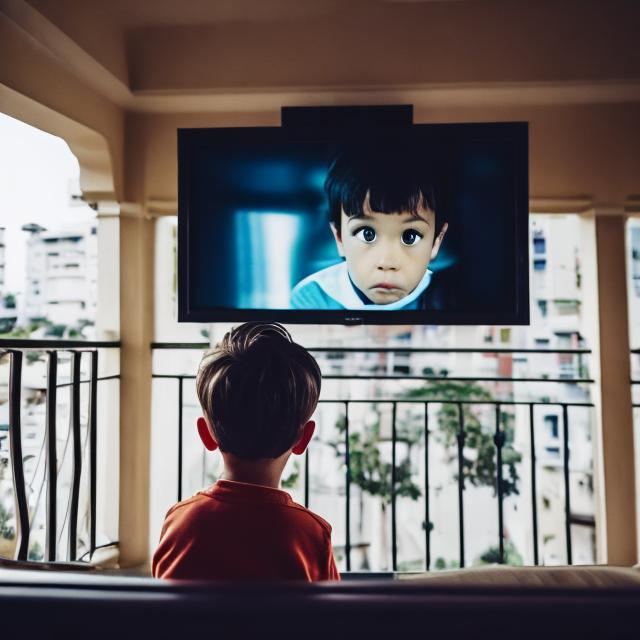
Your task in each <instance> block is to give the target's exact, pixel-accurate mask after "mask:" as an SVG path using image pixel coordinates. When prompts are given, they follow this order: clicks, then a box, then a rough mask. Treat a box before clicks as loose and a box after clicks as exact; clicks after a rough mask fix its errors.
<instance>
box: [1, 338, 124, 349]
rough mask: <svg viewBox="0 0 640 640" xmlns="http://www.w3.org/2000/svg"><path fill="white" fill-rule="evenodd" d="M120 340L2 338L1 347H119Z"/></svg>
mask: <svg viewBox="0 0 640 640" xmlns="http://www.w3.org/2000/svg"><path fill="white" fill-rule="evenodd" d="M121 346H122V345H121V342H120V340H40V339H37V340H32V339H30V338H0V349H26V350H34V351H41V350H42V349H57V350H64V349H119V348H120V347H121Z"/></svg>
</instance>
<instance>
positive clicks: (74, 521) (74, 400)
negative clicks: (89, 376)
mask: <svg viewBox="0 0 640 640" xmlns="http://www.w3.org/2000/svg"><path fill="white" fill-rule="evenodd" d="M81 357H82V353H81V352H80V351H74V352H73V354H72V356H71V403H70V409H71V410H70V415H69V422H70V424H69V428H70V429H71V431H72V433H73V458H72V459H73V465H72V469H71V506H70V508H69V560H71V561H73V560H76V556H77V544H78V502H79V499H80V476H81V473H82V438H81V432H80V362H81Z"/></svg>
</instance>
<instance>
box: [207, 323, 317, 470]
mask: <svg viewBox="0 0 640 640" xmlns="http://www.w3.org/2000/svg"><path fill="white" fill-rule="evenodd" d="M320 383H321V374H320V368H319V367H318V363H317V362H316V361H315V359H314V358H313V356H312V355H311V354H310V353H309V352H308V351H307V350H306V349H305V348H304V347H302V346H300V345H299V344H296V343H295V342H293V340H292V339H291V335H290V334H289V332H288V331H287V330H286V329H285V328H284V327H283V326H282V325H280V324H277V323H267V322H247V323H245V324H243V325H240V326H239V327H234V328H233V329H231V331H229V332H228V333H227V334H226V335H225V336H224V338H222V341H221V342H220V343H219V344H218V345H216V347H215V348H214V349H212V350H211V351H209V352H207V353H206V354H205V356H204V357H203V359H202V362H201V363H200V367H199V369H198V375H197V377H196V391H197V393H198V399H199V400H200V405H201V406H202V410H203V411H204V414H205V416H206V417H207V419H208V420H209V422H210V424H211V426H212V428H213V431H214V434H215V437H216V440H217V441H218V444H219V446H220V449H221V451H224V452H229V453H232V454H234V455H236V456H238V457H239V458H244V459H249V460H256V459H258V458H277V457H278V456H280V455H281V454H283V453H284V452H285V451H287V450H288V449H290V448H291V447H292V446H293V445H294V444H295V443H296V441H297V440H298V438H299V436H300V428H301V427H302V425H304V424H305V423H306V422H307V421H308V420H309V418H310V417H311V415H312V414H313V412H314V411H315V408H316V405H317V404H318V397H319V395H320Z"/></svg>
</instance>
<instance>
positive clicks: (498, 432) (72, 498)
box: [0, 340, 640, 571]
mask: <svg viewBox="0 0 640 640" xmlns="http://www.w3.org/2000/svg"><path fill="white" fill-rule="evenodd" d="M119 346H120V345H119V343H118V342H81V341H40V340H37V341H36V340H3V341H2V344H1V347H0V357H3V358H8V360H9V363H10V372H9V393H8V400H9V403H8V404H9V432H8V443H9V445H10V452H9V456H10V463H11V473H12V481H13V486H14V496H15V504H16V509H15V519H16V524H17V525H18V526H17V527H16V529H17V540H16V542H17V544H16V552H15V559H16V560H18V561H25V560H27V559H28V549H29V540H30V534H31V527H32V524H33V522H32V521H31V520H30V518H29V504H28V500H27V490H26V487H27V483H26V481H25V475H24V460H23V452H22V433H21V424H22V423H21V415H22V406H23V402H22V400H23V399H22V397H21V394H22V387H23V380H22V377H23V371H24V359H25V353H28V352H32V351H39V352H43V353H45V354H46V358H47V362H46V365H47V375H46V384H45V385H44V386H43V387H42V388H41V389H40V390H41V391H42V392H43V394H44V397H45V398H46V401H45V416H46V422H45V429H44V439H43V444H42V457H43V460H44V464H45V466H46V472H45V474H44V479H43V481H42V486H40V487H39V488H38V493H41V492H42V491H43V490H45V488H46V518H45V520H46V544H45V550H44V558H43V559H44V561H48V562H58V561H60V560H63V559H62V558H61V557H60V556H61V553H60V550H59V538H58V539H57V538H56V536H57V532H59V530H60V527H59V526H58V525H59V517H58V516H59V514H58V510H59V509H58V508H57V507H56V505H57V503H58V489H59V468H60V466H61V463H60V464H53V463H52V461H53V460H55V459H56V448H55V444H56V433H57V427H58V424H57V422H58V420H57V418H56V408H57V406H58V404H59V391H58V390H60V389H69V394H70V395H69V408H70V412H69V432H68V433H69V436H68V438H67V445H68V446H67V447H65V451H67V450H68V452H69V459H70V461H71V474H70V475H71V481H70V491H69V499H68V504H67V508H66V511H67V515H66V516H65V517H66V520H67V523H68V524H67V537H68V543H67V550H68V552H67V557H66V558H64V560H68V561H72V562H73V561H79V560H80V561H83V560H85V559H86V558H87V557H88V558H91V557H92V556H93V554H94V552H95V551H96V549H98V548H100V547H101V546H108V545H115V544H117V541H110V542H108V543H107V544H106V545H97V543H96V507H97V504H96V503H97V480H96V479H97V465H98V462H97V460H98V443H97V437H96V434H97V430H96V429H97V415H98V403H97V396H98V393H97V389H98V385H99V384H100V383H103V382H105V381H108V380H117V379H119V377H120V376H119V374H112V375H102V376H100V375H98V364H99V360H98V353H99V350H102V349H118V348H119ZM207 347H208V345H207V344H203V343H195V344H184V343H155V344H153V345H152V348H153V349H154V350H156V351H161V350H166V349H180V350H182V349H196V350H204V349H206V348H207ZM312 351H313V352H314V353H315V354H316V355H317V356H318V359H319V360H321V361H322V358H325V359H326V362H325V363H324V365H325V366H326V365H327V363H329V362H331V361H332V360H334V361H335V360H336V356H339V357H338V358H337V360H340V359H343V358H345V357H349V355H350V354H358V353H360V354H362V353H378V354H379V353H382V354H387V355H390V354H395V355H397V354H405V355H406V354H408V356H409V359H410V358H413V357H415V356H416V355H417V354H421V353H426V354H434V353H468V354H506V355H508V354H510V355H512V356H522V355H524V354H541V355H551V356H558V355H561V356H575V357H576V359H578V360H581V359H582V357H583V356H587V355H589V354H590V353H591V352H590V351H589V350H586V349H567V350H554V351H551V350H547V349H522V350H513V349H495V348H486V349H446V348H443V349H429V348H425V349H415V348H410V347H406V346H401V347H389V348H384V349H380V348H369V349H366V348H356V347H354V348H334V347H328V348H317V349H312ZM633 353H634V354H638V353H640V350H635V351H634V352H633ZM61 358H65V359H66V358H68V359H69V364H70V376H69V380H68V381H60V379H59V376H58V369H59V362H60V360H61ZM514 359H515V358H514ZM87 362H88V365H89V367H88V374H86V375H85V376H84V377H82V376H81V371H82V365H83V363H84V364H85V365H86V364H87ZM403 367H404V365H403ZM403 367H400V369H401V370H404V369H403ZM582 370H583V367H582V364H581V363H580V362H579V363H578V366H577V367H576V371H582ZM194 377H195V376H194V375H193V374H183V373H154V374H153V378H154V379H170V380H174V381H175V382H176V383H177V385H176V394H177V398H176V404H177V407H178V408H179V411H178V420H177V422H178V425H177V426H178V442H177V445H178V454H177V458H178V460H177V463H178V465H177V466H178V477H177V492H176V494H177V495H176V497H177V498H178V499H181V498H182V494H183V462H184V461H183V458H184V451H183V436H184V433H183V426H184V425H183V414H184V407H185V381H187V380H193V379H194ZM323 378H324V379H325V380H327V381H329V380H338V381H346V380H386V381H411V380H419V381H424V382H430V381H448V382H454V381H459V382H474V383H475V382H488V383H491V382H493V383H518V382H537V383H542V384H548V383H557V384H559V385H563V386H565V385H577V384H580V385H592V384H593V383H594V381H593V380H592V379H591V378H589V377H574V378H571V379H567V378H565V377H555V376H547V375H541V376H532V377H527V376H466V375H453V374H451V375H450V374H448V373H447V374H446V375H445V374H442V373H441V374H427V375H424V374H423V375H419V374H418V373H413V372H412V367H411V366H409V372H408V373H403V374H401V375H394V374H389V373H372V374H370V375H369V374H367V375H350V374H349V375H346V374H341V373H335V372H334V373H326V374H325V375H323ZM632 384H634V385H637V384H640V380H633V381H632ZM83 386H86V387H87V389H88V407H87V416H88V417H87V422H86V436H85V437H86V439H85V441H84V443H83V442H82V429H83V426H82V425H83V422H82V421H81V417H80V416H81V411H80V389H81V388H82V387H83ZM339 388H340V389H344V388H345V385H340V386H339ZM320 402H321V404H322V405H330V404H334V405H337V406H339V407H341V412H342V416H343V419H344V430H343V431H344V432H343V442H342V444H341V455H342V456H343V461H344V486H345V504H344V518H345V523H346V526H345V532H344V540H343V544H342V545H339V546H342V548H343V549H344V558H345V565H346V568H347V570H350V569H351V567H352V558H351V556H352V551H353V549H354V541H353V540H352V536H351V522H352V496H351V490H350V489H351V483H352V459H351V458H352V451H350V446H351V445H350V443H351V440H350V434H351V430H352V425H351V424H350V422H351V417H352V414H353V412H354V409H353V408H354V407H355V406H356V405H358V404H361V403H369V404H376V405H380V406H382V405H385V406H388V407H389V409H390V412H391V435H390V447H391V480H390V492H391V495H390V510H391V545H390V546H391V568H392V569H393V570H394V571H396V570H397V569H398V567H399V561H398V531H399V528H401V526H402V523H400V524H399V522H398V507H397V504H398V490H397V480H398V443H399V442H402V438H401V437H399V432H398V431H399V430H398V413H399V407H400V405H421V406H422V407H423V411H424V431H423V437H424V440H423V442H422V447H423V448H424V469H425V473H424V486H423V488H422V489H423V490H424V495H425V503H424V514H423V515H424V521H425V522H426V523H428V524H429V523H430V516H431V513H430V500H429V495H430V481H431V472H430V468H429V464H430V461H429V450H430V440H429V438H430V435H431V434H432V433H433V431H432V430H430V425H429V419H430V411H429V409H430V407H433V406H434V405H440V406H443V405H448V406H449V407H452V408H454V409H455V411H456V415H457V430H456V434H455V449H456V454H457V455H456V458H457V459H456V461H455V464H456V465H457V477H456V478H455V481H456V483H457V505H456V506H457V515H458V522H457V527H455V529H454V530H455V532H456V533H457V536H458V540H459V544H458V558H459V560H458V561H459V565H460V566H465V564H468V560H469V559H468V557H467V555H468V553H467V550H466V549H465V531H467V530H468V528H469V526H470V523H469V522H468V512H467V508H466V507H465V490H466V488H468V487H465V474H464V472H463V471H464V470H463V465H464V450H465V443H466V441H467V438H468V437H469V434H468V428H467V425H465V417H464V416H465V408H467V407H468V406H472V405H485V406H488V407H490V408H491V409H492V412H493V416H494V420H493V427H492V440H493V447H494V452H495V478H494V485H493V486H494V487H495V492H496V521H497V536H496V543H497V550H498V560H499V562H504V561H505V533H504V502H505V491H504V480H505V479H504V477H503V474H504V465H503V460H502V456H503V451H504V446H505V429H504V424H503V423H502V422H501V409H504V408H507V407H512V408H513V407H525V408H526V413H527V414H528V416H529V434H528V437H529V450H530V460H529V461H528V462H529V465H530V478H529V480H530V496H529V497H530V504H531V507H530V509H531V511H530V515H531V523H532V531H531V537H532V543H533V544H532V546H533V562H534V564H540V563H541V555H540V550H539V532H538V521H539V514H538V509H539V506H538V505H539V501H538V500H539V495H538V477H537V466H536V459H537V455H538V451H539V446H540V445H539V443H538V444H536V433H535V429H534V424H535V418H536V416H537V415H538V414H537V411H538V409H539V408H540V407H542V406H545V407H553V406H555V407H557V408H558V411H559V416H561V420H560V423H559V432H560V433H561V434H562V437H561V439H560V442H561V454H560V460H559V466H561V469H562V483H563V493H564V535H565V547H566V557H567V561H568V563H569V564H571V563H572V562H573V549H572V533H571V526H572V524H585V523H586V524H589V526H593V522H592V520H591V519H589V518H587V519H586V520H589V522H586V520H585V517H584V516H583V515H578V514H576V513H573V512H572V507H571V499H572V495H571V482H570V453H571V442H570V432H571V429H570V424H571V423H570V418H571V415H572V411H573V410H574V409H577V408H580V407H582V408H584V407H586V408H590V407H593V404H592V403H591V402H588V401H585V402H582V401H565V400H558V401H556V400H553V401H552V400H548V399H545V400H530V399H528V400H517V399H508V398H493V399H485V398H483V399H469V398H463V397H458V398H456V397H451V396H446V397H437V396H430V397H429V398H420V397H415V398H408V397H394V396H393V394H391V396H385V397H378V396H376V397H373V398H364V397H322V398H321V401H320ZM634 406H638V405H637V404H634ZM537 447H538V448H537ZM312 456H313V449H312V450H311V453H310V452H309V451H307V453H306V454H305V465H304V474H303V477H302V483H303V488H302V490H303V494H304V504H305V505H306V506H309V503H310V497H311V495H312V493H313V490H314V487H313V486H312V479H311V477H310V473H309V469H310V467H311V464H312ZM64 457H65V454H63V458H64ZM83 468H84V469H88V478H89V479H88V486H89V499H88V514H87V516H88V517H87V522H88V529H89V532H88V542H86V551H85V552H84V553H82V554H81V553H80V551H81V550H79V549H78V539H79V538H78V521H79V514H80V505H79V499H80V477H81V473H82V469H83ZM474 524H475V523H471V525H472V526H473V525H474ZM454 526H455V525H454ZM54 532H55V533H54ZM452 534H453V532H452ZM431 536H432V531H431V527H430V526H426V527H425V528H424V548H425V558H424V563H425V566H426V568H427V569H431V568H432V565H433V563H432V558H431V555H432V544H431Z"/></svg>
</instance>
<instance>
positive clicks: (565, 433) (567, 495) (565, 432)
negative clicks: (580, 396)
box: [562, 404, 573, 564]
mask: <svg viewBox="0 0 640 640" xmlns="http://www.w3.org/2000/svg"><path fill="white" fill-rule="evenodd" d="M562 445H563V446H562V450H563V456H562V465H563V471H564V474H563V475H564V527H565V536H566V541H567V564H573V553H572V548H571V486H570V476H569V415H568V412H567V405H566V404H563V405H562Z"/></svg>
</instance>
